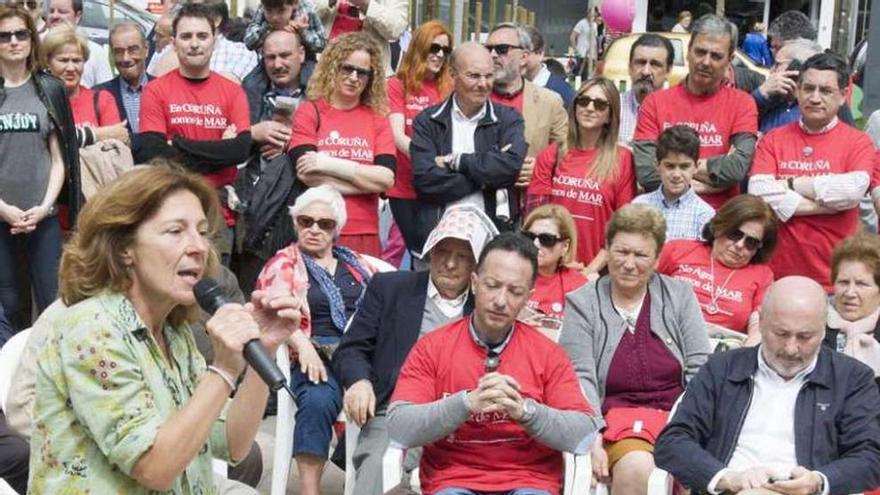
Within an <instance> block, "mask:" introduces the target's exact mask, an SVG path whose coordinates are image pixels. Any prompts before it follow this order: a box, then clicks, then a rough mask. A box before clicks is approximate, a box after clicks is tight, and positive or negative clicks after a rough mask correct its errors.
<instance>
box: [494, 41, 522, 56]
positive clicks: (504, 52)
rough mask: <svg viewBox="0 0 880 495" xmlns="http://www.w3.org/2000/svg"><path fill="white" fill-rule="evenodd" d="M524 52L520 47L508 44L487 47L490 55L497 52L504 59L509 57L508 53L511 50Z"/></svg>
mask: <svg viewBox="0 0 880 495" xmlns="http://www.w3.org/2000/svg"><path fill="white" fill-rule="evenodd" d="M513 49H516V50H522V47H521V46H519V45H508V44H507V43H498V44H497V45H486V50H489V53H492V52H495V53H497V54H498V55H501V56H502V57H503V56H504V55H507V52H509V51H510V50H513Z"/></svg>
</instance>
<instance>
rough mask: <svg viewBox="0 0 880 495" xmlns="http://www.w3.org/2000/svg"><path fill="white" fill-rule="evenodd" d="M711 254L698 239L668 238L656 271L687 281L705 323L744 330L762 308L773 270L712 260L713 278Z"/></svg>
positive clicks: (754, 265)
mask: <svg viewBox="0 0 880 495" xmlns="http://www.w3.org/2000/svg"><path fill="white" fill-rule="evenodd" d="M711 256H712V254H711V247H710V246H707V245H706V244H704V243H703V242H701V241H690V240H677V241H669V242H667V243H666V245H665V246H663V251H662V252H661V254H660V261H659V263H658V265H657V272H658V273H662V274H664V275H669V276H670V277H674V278H677V279H679V280H684V281H685V282H688V283H690V284H691V286H693V288H694V294H696V296H697V301H699V303H700V309H702V311H703V319H705V320H706V321H707V322H709V323H714V324H716V325H720V326H722V327H725V328H729V329H731V330H737V331H739V332H743V333H746V332H747V330H748V325H749V316H751V314H752V312H753V311H758V310H759V309H760V308H761V302H762V301H763V300H764V293H765V292H766V291H767V287H769V286H770V284H772V283H773V271H771V270H770V267H769V266H767V265H765V264H749V265H746V266H745V267H743V268H737V269H730V268H727V267H726V266H724V265H722V264H721V263H720V262H718V261H715V263H714V274H715V277H714V278H713V277H712V273H713V266H712V265H713V263H712V261H711ZM713 292H714V293H715V295H716V296H717V297H718V299H717V300H716V301H715V305H716V306H717V311H715V313H714V314H713V313H712V309H710V306H711V303H712V297H711V294H712V293H713Z"/></svg>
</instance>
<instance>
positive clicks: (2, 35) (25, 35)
mask: <svg viewBox="0 0 880 495" xmlns="http://www.w3.org/2000/svg"><path fill="white" fill-rule="evenodd" d="M13 36H15V40H16V41H19V42H21V41H29V40H30V39H31V32H30V31H28V30H27V29H19V30H17V31H0V43H9V42H10V41H12V37H13Z"/></svg>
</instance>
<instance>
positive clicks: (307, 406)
mask: <svg viewBox="0 0 880 495" xmlns="http://www.w3.org/2000/svg"><path fill="white" fill-rule="evenodd" d="M315 340H318V341H321V342H322V343H331V342H333V341H336V342H338V341H339V339H338V338H336V337H315ZM328 340H329V341H328ZM290 388H291V389H292V390H293V395H294V397H296V399H295V400H296V415H295V416H294V421H295V423H294V426H293V455H294V456H297V455H300V454H309V455H313V456H317V457H320V458H322V459H326V458H327V453H328V451H329V450H330V440H332V439H333V423H334V422H335V421H336V417H337V416H339V411H341V410H342V391H341V389H340V387H339V384H338V383H337V382H336V379H335V378H334V377H333V374H332V373H330V369H329V368H327V381H326V382H322V383H319V384H317V385H316V384H314V383H312V382H311V381H309V377H308V375H306V374H304V373H303V372H302V371H300V370H299V363H296V364H294V365H293V366H291V370H290Z"/></svg>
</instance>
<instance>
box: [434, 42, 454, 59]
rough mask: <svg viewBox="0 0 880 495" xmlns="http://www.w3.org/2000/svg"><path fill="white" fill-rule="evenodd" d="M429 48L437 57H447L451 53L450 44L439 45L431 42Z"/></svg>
mask: <svg viewBox="0 0 880 495" xmlns="http://www.w3.org/2000/svg"><path fill="white" fill-rule="evenodd" d="M429 50H430V51H431V53H433V54H434V55H437V56H438V57H448V56H449V54H450V53H452V47H451V46H447V45H441V44H440V43H431V47H430V48H429Z"/></svg>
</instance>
